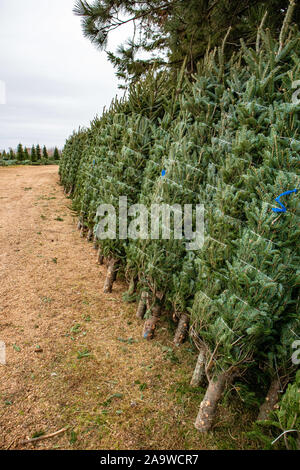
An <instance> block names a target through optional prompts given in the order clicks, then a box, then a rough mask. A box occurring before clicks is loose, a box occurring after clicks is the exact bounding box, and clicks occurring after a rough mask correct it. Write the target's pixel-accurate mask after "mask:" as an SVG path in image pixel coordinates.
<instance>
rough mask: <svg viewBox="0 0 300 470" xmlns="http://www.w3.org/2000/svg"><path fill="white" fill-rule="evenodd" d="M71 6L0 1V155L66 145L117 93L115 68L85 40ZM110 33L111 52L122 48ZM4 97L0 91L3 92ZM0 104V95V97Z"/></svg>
mask: <svg viewBox="0 0 300 470" xmlns="http://www.w3.org/2000/svg"><path fill="white" fill-rule="evenodd" d="M74 3H75V1H74V0H0V82H1V81H2V82H5V86H6V104H0V149H3V148H6V149H7V148H8V147H13V148H15V147H16V146H17V144H18V143H19V142H22V143H23V144H24V145H26V146H31V145H32V144H38V143H39V144H40V145H44V144H45V145H46V146H49V147H50V146H55V145H57V146H59V147H62V146H63V145H64V142H65V139H66V138H67V137H68V136H69V135H70V134H71V133H72V131H73V129H77V128H78V127H79V126H86V125H88V124H89V122H90V121H91V120H92V119H93V118H94V116H95V115H96V114H97V113H98V114H101V112H102V109H103V106H104V105H106V106H107V105H109V103H110V102H111V100H112V98H113V97H114V96H115V95H116V94H117V93H118V94H122V91H121V90H118V87H117V85H118V82H117V79H116V78H115V75H114V69H113V67H112V65H111V64H110V63H109V62H108V60H107V58H106V54H105V52H99V51H98V50H97V49H96V48H95V47H94V46H93V45H92V44H91V43H90V41H89V40H88V39H85V38H84V37H83V34H82V30H81V24H80V19H79V18H78V17H76V16H75V15H74V14H73V12H72V8H73V6H74ZM129 34H130V29H129V27H122V29H120V30H117V31H116V32H114V34H113V37H112V38H111V40H110V42H109V47H108V49H112V50H114V49H115V47H116V46H117V45H118V44H119V43H121V42H124V41H125V40H126V39H127V37H128V36H129ZM0 91H1V86H0ZM0 102H1V97H0Z"/></svg>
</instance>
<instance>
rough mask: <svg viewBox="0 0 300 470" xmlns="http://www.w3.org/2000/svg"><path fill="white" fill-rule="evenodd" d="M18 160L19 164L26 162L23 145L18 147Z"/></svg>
mask: <svg viewBox="0 0 300 470" xmlns="http://www.w3.org/2000/svg"><path fill="white" fill-rule="evenodd" d="M17 160H18V161H19V162H22V161H23V160H24V150H23V146H22V144H19V145H18V149H17Z"/></svg>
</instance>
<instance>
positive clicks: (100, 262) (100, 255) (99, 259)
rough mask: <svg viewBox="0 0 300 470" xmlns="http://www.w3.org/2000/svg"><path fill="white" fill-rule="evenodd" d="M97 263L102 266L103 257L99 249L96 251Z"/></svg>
mask: <svg viewBox="0 0 300 470" xmlns="http://www.w3.org/2000/svg"><path fill="white" fill-rule="evenodd" d="M98 263H99V264H100V265H101V266H102V265H103V264H104V256H103V254H102V250H101V248H99V250H98Z"/></svg>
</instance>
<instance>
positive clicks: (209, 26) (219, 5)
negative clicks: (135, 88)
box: [74, 0, 300, 84]
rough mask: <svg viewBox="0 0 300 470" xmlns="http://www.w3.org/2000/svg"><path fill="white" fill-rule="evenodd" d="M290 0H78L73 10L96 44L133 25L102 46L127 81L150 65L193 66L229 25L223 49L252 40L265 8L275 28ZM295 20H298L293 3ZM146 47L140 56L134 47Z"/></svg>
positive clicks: (219, 40)
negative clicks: (121, 38) (110, 48)
mask: <svg viewBox="0 0 300 470" xmlns="http://www.w3.org/2000/svg"><path fill="white" fill-rule="evenodd" d="M288 5H289V0H234V1H232V0H146V1H132V0H124V1H120V0H113V1H108V0H96V1H94V2H90V1H87V0H77V1H76V4H75V7H74V13H75V14H76V15H78V16H80V17H81V19H82V27H83V32H84V35H85V36H86V37H87V38H88V39H90V40H91V42H92V43H93V44H95V45H96V46H97V47H99V48H100V49H105V48H106V47H107V41H108V38H109V34H110V32H111V31H113V30H115V29H116V28H119V27H121V26H122V25H124V24H127V23H132V24H133V25H134V33H133V37H132V38H130V39H129V40H128V41H127V42H126V43H123V44H121V45H120V46H119V48H118V50H117V53H116V54H115V53H112V52H107V54H108V58H109V60H110V61H111V62H112V63H113V65H114V66H115V67H116V69H117V76H118V77H119V78H121V79H124V80H125V82H127V84H128V83H130V82H132V81H137V80H138V79H139V78H140V77H141V76H142V75H144V74H145V72H146V71H147V70H149V68H152V67H156V68H159V67H161V66H164V65H168V66H170V67H172V68H173V69H174V68H175V69H178V68H180V67H181V65H182V63H183V61H184V59H185V58H187V59H188V60H187V61H186V67H187V69H188V70H189V71H190V72H195V70H196V64H197V62H198V61H199V60H201V59H203V58H204V56H205V53H206V51H207V49H208V48H214V47H216V46H219V45H220V44H221V43H222V41H223V39H224V36H225V34H226V32H227V31H228V30H229V28H231V29H230V35H229V37H228V41H227V46H226V51H225V52H226V54H227V55H230V54H231V52H232V51H233V50H238V49H239V48H240V38H242V39H243V40H244V41H245V42H246V44H249V45H252V44H253V43H255V38H256V31H257V28H258V26H259V24H260V22H261V19H262V17H263V16H264V13H265V11H266V10H268V11H269V12H270V14H269V15H268V16H267V17H266V18H265V26H266V27H268V28H269V29H270V31H271V32H272V33H276V34H277V33H278V32H279V31H280V28H281V25H282V21H283V18H284V15H285V13H286V11H287V7H288ZM294 21H295V22H296V23H299V22H300V9H299V6H296V8H295V12H294ZM140 52H142V53H143V55H144V56H145V52H147V53H148V56H149V57H148V58H147V59H145V58H143V59H141V56H139V53H140Z"/></svg>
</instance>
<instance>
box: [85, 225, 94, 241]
mask: <svg viewBox="0 0 300 470" xmlns="http://www.w3.org/2000/svg"><path fill="white" fill-rule="evenodd" d="M86 239H87V241H88V242H91V241H92V240H93V230H92V229H91V228H90V229H89V231H88V234H87V237H86Z"/></svg>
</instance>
